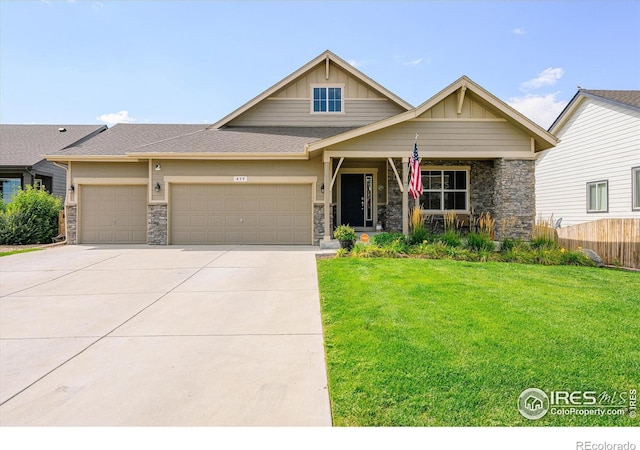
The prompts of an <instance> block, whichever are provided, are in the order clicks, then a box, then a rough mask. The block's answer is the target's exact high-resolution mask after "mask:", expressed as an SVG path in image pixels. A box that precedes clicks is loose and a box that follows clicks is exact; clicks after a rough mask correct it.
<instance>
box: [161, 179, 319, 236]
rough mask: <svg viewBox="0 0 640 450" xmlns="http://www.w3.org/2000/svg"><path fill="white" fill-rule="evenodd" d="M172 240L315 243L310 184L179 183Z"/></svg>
mask: <svg viewBox="0 0 640 450" xmlns="http://www.w3.org/2000/svg"><path fill="white" fill-rule="evenodd" d="M169 205H170V206H169V208H170V217H171V220H170V237H171V241H170V242H171V243H172V244H306V245H308V244H310V243H311V188H310V185H308V184H233V185H226V184H176V185H172V187H171V199H170V202H169Z"/></svg>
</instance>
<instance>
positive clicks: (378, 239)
mask: <svg viewBox="0 0 640 450" xmlns="http://www.w3.org/2000/svg"><path fill="white" fill-rule="evenodd" d="M397 240H400V241H404V240H405V235H404V234H402V233H389V232H386V231H385V232H384V233H380V234H376V235H374V236H373V237H372V238H371V242H373V243H374V244H376V245H377V246H379V247H385V246H387V245H391V244H392V243H394V242H395V241H397Z"/></svg>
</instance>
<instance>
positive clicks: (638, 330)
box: [318, 258, 640, 426]
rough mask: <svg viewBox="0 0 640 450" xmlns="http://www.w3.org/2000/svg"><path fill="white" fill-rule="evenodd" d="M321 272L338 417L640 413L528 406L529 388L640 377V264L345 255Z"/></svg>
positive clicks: (580, 420) (448, 419) (518, 421)
mask: <svg viewBox="0 0 640 450" xmlns="http://www.w3.org/2000/svg"><path fill="white" fill-rule="evenodd" d="M318 274H319V283H320V293H321V305H322V318H323V325H324V332H325V345H326V353H327V365H328V376H329V393H330V397H331V406H332V412H333V420H334V424H335V425H338V426H514V425H515V426H531V425H537V426H539V425H543V426H566V425H571V426H594V425H595V426H638V425H639V424H640V418H638V417H636V418H631V417H629V415H625V416H622V417H619V416H618V417H613V416H603V417H599V416H575V415H574V416H559V415H553V414H551V413H547V415H546V416H544V417H543V418H542V419H540V420H529V419H526V418H524V417H523V416H522V415H520V413H519V412H518V409H517V400H518V396H519V395H520V393H521V392H522V391H523V390H525V389H527V388H534V387H535V388H539V389H542V390H543V391H545V392H546V393H549V392H550V391H597V392H598V393H602V392H607V393H608V394H609V395H615V393H623V395H628V392H629V390H631V389H636V390H639V389H640V320H638V318H639V317H640V273H632V272H623V271H613V270H608V269H596V268H584V267H569V266H555V267H548V266H534V265H523V264H511V263H493V262H487V263H469V262H460V261H448V260H445V261H443V260H417V259H358V258H336V259H325V260H320V261H318ZM614 398H615V397H614Z"/></svg>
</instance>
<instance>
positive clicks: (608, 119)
mask: <svg viewBox="0 0 640 450" xmlns="http://www.w3.org/2000/svg"><path fill="white" fill-rule="evenodd" d="M557 137H558V138H559V139H560V143H558V145H557V146H556V147H555V148H553V149H549V150H546V151H544V152H542V153H540V154H539V155H538V157H537V160H536V212H537V215H538V216H539V217H542V218H543V219H548V218H550V217H551V215H553V217H554V220H557V219H559V218H562V226H569V225H576V224H580V223H584V222H590V221H593V220H598V219H605V218H640V211H632V205H631V194H632V191H631V186H632V183H631V168H632V167H638V166H640V113H639V112H637V111H634V110H631V109H628V108H624V107H622V106H618V105H612V104H610V103H607V102H603V101H600V100H597V99H591V98H585V99H584V100H583V102H582V104H581V105H579V106H578V108H576V111H575V112H574V114H573V117H572V118H570V119H569V120H568V121H567V123H566V124H565V125H564V126H563V127H562V128H561V130H560V131H558V132H557ZM603 180H608V182H609V204H608V206H609V212H608V213H587V183H588V182H593V181H603Z"/></svg>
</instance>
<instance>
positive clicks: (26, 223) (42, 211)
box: [0, 186, 62, 245]
mask: <svg viewBox="0 0 640 450" xmlns="http://www.w3.org/2000/svg"><path fill="white" fill-rule="evenodd" d="M61 209H62V202H61V201H60V199H59V198H57V197H54V196H53V195H51V194H49V193H47V192H46V191H43V190H40V189H35V188H33V187H32V186H27V188H26V189H25V190H20V191H18V192H17V193H16V194H15V195H14V196H13V199H12V201H11V203H9V204H8V205H6V207H5V208H4V211H1V212H0V244H8V245H25V244H43V243H50V242H51V239H52V238H53V237H55V236H56V235H57V234H58V214H59V212H60V210H61Z"/></svg>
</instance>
